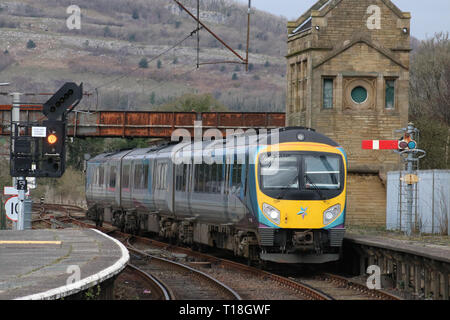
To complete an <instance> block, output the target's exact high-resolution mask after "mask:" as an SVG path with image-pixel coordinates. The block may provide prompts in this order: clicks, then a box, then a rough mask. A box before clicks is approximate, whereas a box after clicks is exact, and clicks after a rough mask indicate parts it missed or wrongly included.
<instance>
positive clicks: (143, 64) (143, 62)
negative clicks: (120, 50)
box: [139, 58, 148, 69]
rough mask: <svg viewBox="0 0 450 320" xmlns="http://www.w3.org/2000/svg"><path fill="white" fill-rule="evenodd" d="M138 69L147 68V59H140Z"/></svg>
mask: <svg viewBox="0 0 450 320" xmlns="http://www.w3.org/2000/svg"><path fill="white" fill-rule="evenodd" d="M139 68H142V69H147V68H148V61H147V58H142V59H141V61H139Z"/></svg>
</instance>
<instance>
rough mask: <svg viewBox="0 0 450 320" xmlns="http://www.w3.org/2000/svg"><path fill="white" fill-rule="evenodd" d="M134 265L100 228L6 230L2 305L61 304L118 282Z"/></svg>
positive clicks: (1, 245) (1, 236)
mask: <svg viewBox="0 0 450 320" xmlns="http://www.w3.org/2000/svg"><path fill="white" fill-rule="evenodd" d="M128 260H129V254H128V250H127V249H126V248H125V247H124V246H123V245H122V244H121V243H120V242H119V241H117V240H116V239H113V238H111V237H109V236H108V235H106V234H104V233H102V232H100V231H98V230H94V229H59V230H53V229H44V230H25V231H0V300H12V299H21V300H22V299H26V300H27V299H30V300H39V299H60V298H65V297H69V296H72V295H74V294H77V293H80V292H82V291H84V290H87V289H89V288H91V287H93V286H97V285H98V284H100V283H103V282H104V281H107V280H109V279H111V278H113V277H114V276H115V275H117V274H118V273H120V271H122V270H123V269H124V268H125V266H126V264H127V262H128Z"/></svg>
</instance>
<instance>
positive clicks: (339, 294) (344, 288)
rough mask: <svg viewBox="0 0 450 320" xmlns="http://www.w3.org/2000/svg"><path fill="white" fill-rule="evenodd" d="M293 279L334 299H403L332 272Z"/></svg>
mask: <svg viewBox="0 0 450 320" xmlns="http://www.w3.org/2000/svg"><path fill="white" fill-rule="evenodd" d="M292 279H293V280H294V281H298V282H300V283H302V284H304V285H307V286H311V287H314V288H315V289H316V290H319V291H321V292H322V293H323V294H325V295H327V296H329V297H331V298H332V299H333V300H401V299H400V298H399V297H397V296H394V295H392V294H390V293H388V292H385V291H382V290H372V289H369V288H368V287H367V286H365V285H362V284H360V283H357V282H354V281H352V280H351V279H347V278H345V277H342V276H339V275H335V274H331V273H321V274H318V275H316V276H314V277H298V278H296V277H293V278H292Z"/></svg>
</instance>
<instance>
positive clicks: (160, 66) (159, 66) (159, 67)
mask: <svg viewBox="0 0 450 320" xmlns="http://www.w3.org/2000/svg"><path fill="white" fill-rule="evenodd" d="M156 66H157V67H158V69H161V68H162V62H161V60H158V62H157V63H156Z"/></svg>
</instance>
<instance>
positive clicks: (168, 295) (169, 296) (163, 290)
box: [127, 263, 175, 300]
mask: <svg viewBox="0 0 450 320" xmlns="http://www.w3.org/2000/svg"><path fill="white" fill-rule="evenodd" d="M127 266H128V267H129V268H130V269H133V271H135V272H137V273H138V274H139V275H140V276H141V277H142V278H144V279H145V280H147V281H149V282H151V283H152V284H153V285H154V287H156V288H157V290H158V291H159V294H160V296H162V297H164V300H175V295H174V294H173V292H172V290H171V289H170V288H169V287H168V286H167V285H166V284H165V283H164V282H163V281H161V280H160V279H158V278H157V277H156V276H154V275H152V274H149V273H147V272H145V271H144V270H142V269H140V268H138V267H137V266H135V265H134V264H131V263H128V265H127Z"/></svg>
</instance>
